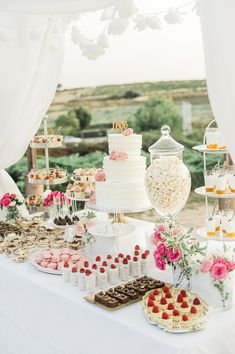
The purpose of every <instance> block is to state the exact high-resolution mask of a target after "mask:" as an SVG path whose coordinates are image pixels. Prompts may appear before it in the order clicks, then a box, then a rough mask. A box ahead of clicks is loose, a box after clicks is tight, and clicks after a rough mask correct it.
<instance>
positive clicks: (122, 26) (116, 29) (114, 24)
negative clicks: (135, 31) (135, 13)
mask: <svg viewBox="0 0 235 354" xmlns="http://www.w3.org/2000/svg"><path fill="white" fill-rule="evenodd" d="M129 24H130V20H129V19H127V18H114V19H113V20H112V21H111V22H110V24H109V27H108V34H113V35H119V36H120V35H121V34H123V33H124V32H125V30H126V29H127V27H128V26H129Z"/></svg>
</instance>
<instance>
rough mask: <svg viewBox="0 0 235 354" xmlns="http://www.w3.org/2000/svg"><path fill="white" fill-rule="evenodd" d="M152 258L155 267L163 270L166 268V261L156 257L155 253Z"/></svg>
mask: <svg viewBox="0 0 235 354" xmlns="http://www.w3.org/2000/svg"><path fill="white" fill-rule="evenodd" d="M154 260H155V264H156V267H157V268H158V269H160V270H165V269H166V261H165V260H164V259H162V258H160V257H157V255H156V254H154Z"/></svg>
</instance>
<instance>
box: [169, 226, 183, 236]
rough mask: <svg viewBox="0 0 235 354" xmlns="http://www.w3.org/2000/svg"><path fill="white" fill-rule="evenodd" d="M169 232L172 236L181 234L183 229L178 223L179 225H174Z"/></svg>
mask: <svg viewBox="0 0 235 354" xmlns="http://www.w3.org/2000/svg"><path fill="white" fill-rule="evenodd" d="M171 233H172V235H173V236H182V235H184V233H185V229H184V228H183V226H181V225H179V226H176V227H174V228H173V229H172V230H171Z"/></svg>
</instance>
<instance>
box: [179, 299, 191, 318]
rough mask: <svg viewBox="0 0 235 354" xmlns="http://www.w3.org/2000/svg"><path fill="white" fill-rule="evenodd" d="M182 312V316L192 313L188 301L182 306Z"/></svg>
mask: <svg viewBox="0 0 235 354" xmlns="http://www.w3.org/2000/svg"><path fill="white" fill-rule="evenodd" d="M180 311H181V312H182V314H183V315H184V314H188V313H189V312H190V307H189V304H188V303H187V302H186V301H183V302H182V304H181V306H180Z"/></svg>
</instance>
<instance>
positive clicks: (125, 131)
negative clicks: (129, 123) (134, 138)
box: [122, 128, 133, 136]
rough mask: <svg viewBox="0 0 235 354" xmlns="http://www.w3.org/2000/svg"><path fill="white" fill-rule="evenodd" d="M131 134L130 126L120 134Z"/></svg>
mask: <svg viewBox="0 0 235 354" xmlns="http://www.w3.org/2000/svg"><path fill="white" fill-rule="evenodd" d="M132 134H133V129H132V128H127V129H125V130H123V132H122V135H124V136H130V135H132Z"/></svg>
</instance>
